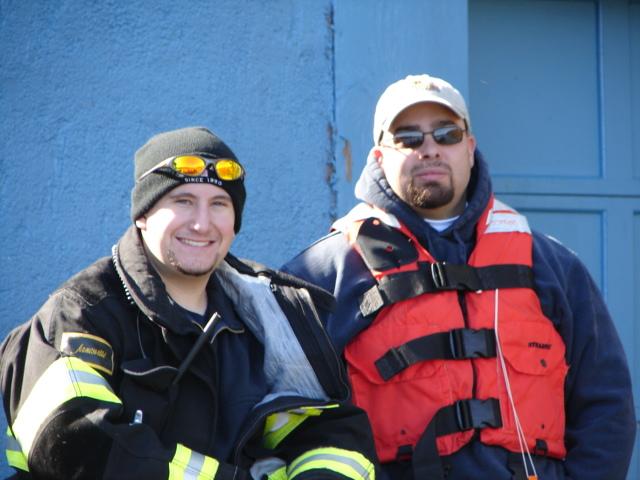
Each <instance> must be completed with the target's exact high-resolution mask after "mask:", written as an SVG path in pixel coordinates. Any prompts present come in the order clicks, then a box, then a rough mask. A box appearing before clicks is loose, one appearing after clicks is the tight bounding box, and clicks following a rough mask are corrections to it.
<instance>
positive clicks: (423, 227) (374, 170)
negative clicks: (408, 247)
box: [355, 149, 492, 261]
mask: <svg viewBox="0 0 640 480" xmlns="http://www.w3.org/2000/svg"><path fill="white" fill-rule="evenodd" d="M474 159H475V161H474V166H473V169H472V170H471V178H470V179H469V186H468V187H467V206H466V207H465V209H464V211H463V213H462V215H460V217H459V218H458V219H457V220H456V221H455V222H454V223H453V225H451V226H450V227H449V228H447V229H446V230H444V231H443V232H440V233H438V232H437V231H436V230H434V229H433V228H431V227H430V226H429V224H428V223H426V222H425V221H424V220H423V219H422V217H420V216H419V215H418V214H417V213H416V212H415V211H414V210H413V209H412V208H411V207H410V206H409V205H407V204H406V203H405V202H404V201H403V200H401V199H400V198H399V197H398V196H397V195H396V194H395V193H394V192H393V190H392V189H391V186H390V185H389V182H387V179H386V177H385V176H384V172H383V171H382V168H380V166H379V165H378V162H377V161H376V159H375V158H374V157H373V155H369V157H368V158H367V163H366V165H365V167H364V169H363V170H362V173H361V175H360V178H359V179H358V181H357V182H356V186H355V196H356V198H357V199H358V200H361V201H363V202H366V203H369V204H371V205H375V206H376V207H378V208H381V209H382V210H384V211H386V212H389V213H392V214H393V215H395V216H396V217H397V218H398V220H400V221H401V222H402V223H404V224H405V225H406V226H407V227H408V228H409V229H410V230H411V231H412V232H413V233H414V234H415V235H416V236H417V237H418V239H419V240H420V242H421V243H422V244H423V245H425V246H427V248H429V249H430V250H431V253H432V254H434V255H436V257H437V256H438V248H437V244H438V241H437V238H436V237H447V238H454V239H455V240H456V241H457V242H460V243H464V244H466V245H467V246H469V245H470V242H471V241H472V240H473V238H474V234H475V224H476V222H477V221H478V219H479V218H480V216H481V215H482V212H483V211H484V209H485V207H486V205H487V203H488V202H489V199H490V198H491V194H492V187H491V179H490V177H489V169H488V166H487V164H486V162H485V161H484V157H483V156H482V153H480V151H479V150H477V149H476V151H475V152H474ZM467 250H468V249H467ZM468 253H469V252H468V251H466V252H465V256H468ZM463 261H466V258H465V259H464V260H463Z"/></svg>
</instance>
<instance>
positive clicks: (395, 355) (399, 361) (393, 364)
mask: <svg viewBox="0 0 640 480" xmlns="http://www.w3.org/2000/svg"><path fill="white" fill-rule="evenodd" d="M402 347H403V346H402V345H401V346H400V347H398V348H391V349H389V351H388V352H387V353H386V354H385V355H383V356H382V357H380V358H379V359H378V360H376V362H375V364H376V367H377V369H378V373H379V374H380V376H381V377H382V379H383V380H384V381H385V382H386V381H388V380H389V379H390V378H392V377H393V376H394V375H395V374H396V373H398V372H401V371H402V370H404V369H405V368H407V367H409V366H410V365H411V363H412V362H411V360H410V359H409V358H407V356H406V355H405V349H403V348H402Z"/></svg>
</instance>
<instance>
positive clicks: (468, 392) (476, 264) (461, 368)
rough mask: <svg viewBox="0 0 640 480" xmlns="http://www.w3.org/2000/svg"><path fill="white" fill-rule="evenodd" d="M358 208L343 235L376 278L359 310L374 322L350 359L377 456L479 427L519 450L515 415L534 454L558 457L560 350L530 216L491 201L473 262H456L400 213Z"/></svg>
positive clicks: (440, 444) (463, 436) (391, 456)
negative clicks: (442, 256) (540, 288)
mask: <svg viewBox="0 0 640 480" xmlns="http://www.w3.org/2000/svg"><path fill="white" fill-rule="evenodd" d="M356 209H359V213H356V214H354V212H353V211H352V214H350V215H347V217H345V218H344V219H342V220H346V221H343V223H342V225H343V226H344V228H341V229H342V230H344V231H345V233H346V234H347V235H348V237H349V240H350V242H351V243H352V245H353V246H354V247H355V249H356V250H357V251H358V252H359V253H360V255H361V257H362V258H363V260H364V261H365V263H366V264H367V266H368V268H369V269H370V271H371V273H372V275H373V276H374V277H375V279H376V280H377V284H376V285H375V286H374V287H373V288H372V289H370V290H369V291H367V292H366V293H365V295H364V296H363V297H362V299H361V306H360V308H361V310H362V312H363V314H364V315H372V316H373V315H375V318H374V320H373V322H372V324H371V325H370V326H369V327H368V328H367V329H365V330H364V331H363V332H361V333H360V334H359V335H358V336H357V337H356V338H355V339H354V340H353V341H351V342H350V343H349V345H347V348H346V350H345V358H346V361H347V364H348V371H349V376H350V380H351V383H352V387H353V398H354V402H355V403H356V404H357V405H358V406H360V407H362V408H363V409H364V410H366V411H367V413H368V415H369V417H370V419H371V423H372V428H373V432H374V436H375V442H376V449H377V453H378V455H379V457H380V460H381V461H382V462H389V461H393V460H396V459H397V458H399V457H402V456H403V453H409V454H410V453H411V451H412V449H413V448H414V447H415V445H416V444H417V443H418V441H419V440H420V438H421V436H422V435H423V433H424V432H425V429H426V428H427V427H428V426H432V427H434V428H435V431H436V435H437V437H435V438H436V445H437V453H438V454H439V455H449V454H451V453H454V452H456V451H457V450H459V449H460V448H462V447H463V446H464V445H465V444H466V443H468V442H469V441H470V439H471V437H472V436H473V435H474V432H475V431H477V430H479V432H480V436H479V437H480V440H481V441H482V442H483V443H485V444H488V445H499V446H502V447H504V448H506V449H508V450H510V451H513V452H520V451H522V450H521V445H520V443H519V440H518V435H517V431H516V429H517V420H516V418H515V415H514V411H515V412H517V416H518V418H519V422H520V425H521V428H522V431H523V433H524V438H525V439H526V443H527V446H528V448H529V450H530V451H531V452H535V453H538V454H546V455H549V456H552V457H556V458H563V457H564V456H565V454H566V450H565V445H564V429H565V417H564V381H565V377H566V373H567V370H568V367H567V365H566V361H565V345H564V342H563V340H562V338H561V336H560V335H559V334H558V332H557V331H556V329H555V328H554V326H553V324H552V322H551V321H550V320H549V319H548V318H547V317H545V316H544V314H543V312H542V310H541V307H540V302H539V299H538V297H537V295H536V293H535V292H534V290H533V288H532V287H533V278H532V273H531V272H532V270H531V266H532V238H531V232H530V230H529V226H528V223H527V221H526V218H525V217H523V216H522V215H520V214H518V213H517V212H516V211H514V210H513V209H511V208H510V207H508V206H507V205H505V204H503V203H501V202H499V201H498V200H496V199H494V198H492V199H491V201H490V202H489V205H488V207H487V208H486V210H485V212H484V213H483V215H482V217H481V218H480V220H479V221H478V224H477V227H476V234H477V239H476V246H475V249H474V250H473V252H472V254H471V256H470V258H469V261H468V264H467V265H451V264H447V263H444V262H442V263H438V262H437V261H436V260H435V259H434V258H433V257H432V255H431V254H430V253H429V252H428V251H427V250H426V249H425V248H424V247H422V246H421V245H420V243H419V242H418V241H417V239H416V238H415V237H414V235H412V233H411V232H410V231H409V230H408V229H407V228H406V227H405V226H404V225H402V224H400V223H399V222H398V220H397V219H396V218H395V217H394V216H392V215H389V214H387V213H386V212H383V211H381V210H377V209H374V208H373V207H368V206H365V205H364V204H360V205H359V206H358V207H356ZM363 209H364V210H365V211H364V212H363ZM354 217H355V218H359V219H355V220H354ZM339 222H340V221H339ZM496 325H497V332H498V335H496ZM505 371H506V374H505ZM509 388H510V391H511V394H509ZM474 417H475V418H474ZM432 422H433V423H432ZM434 451H435V450H434Z"/></svg>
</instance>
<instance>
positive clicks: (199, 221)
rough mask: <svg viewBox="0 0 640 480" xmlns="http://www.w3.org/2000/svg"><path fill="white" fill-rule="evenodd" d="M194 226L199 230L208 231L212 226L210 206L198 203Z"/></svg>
mask: <svg viewBox="0 0 640 480" xmlns="http://www.w3.org/2000/svg"><path fill="white" fill-rule="evenodd" d="M191 225H192V228H193V229H194V230H197V231H199V232H201V231H206V230H207V229H208V228H209V226H210V218H209V208H208V207H207V205H200V204H198V205H197V206H196V208H195V210H194V212H193V218H192V224H191Z"/></svg>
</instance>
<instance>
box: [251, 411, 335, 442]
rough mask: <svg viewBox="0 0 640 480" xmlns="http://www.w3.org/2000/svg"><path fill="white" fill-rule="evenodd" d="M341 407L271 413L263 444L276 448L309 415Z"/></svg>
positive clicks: (266, 424)
mask: <svg viewBox="0 0 640 480" xmlns="http://www.w3.org/2000/svg"><path fill="white" fill-rule="evenodd" d="M336 407H339V405H338V404H329V405H320V406H315V407H314V406H310V407H299V408H295V409H293V410H289V411H287V412H278V413H273V414H271V415H269V416H268V417H267V419H266V421H265V424H264V433H263V439H262V445H263V446H264V447H266V448H269V449H274V448H276V447H277V446H278V445H279V444H280V442H282V440H284V439H285V438H286V437H287V435H289V434H290V433H291V432H293V431H294V430H295V429H296V428H297V427H298V426H299V425H300V424H301V423H302V422H304V421H305V420H306V419H307V418H309V417H317V416H318V415H320V414H321V413H322V411H323V410H328V409H331V408H336Z"/></svg>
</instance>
